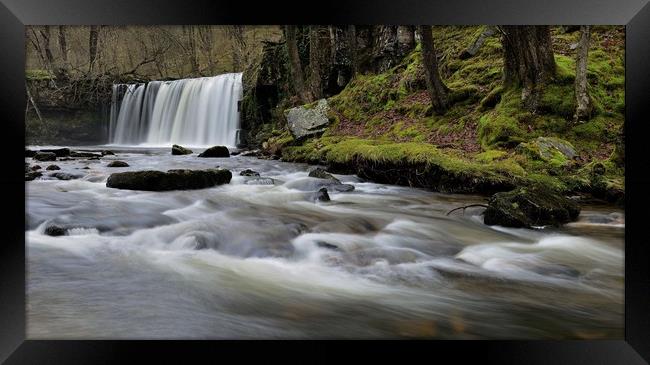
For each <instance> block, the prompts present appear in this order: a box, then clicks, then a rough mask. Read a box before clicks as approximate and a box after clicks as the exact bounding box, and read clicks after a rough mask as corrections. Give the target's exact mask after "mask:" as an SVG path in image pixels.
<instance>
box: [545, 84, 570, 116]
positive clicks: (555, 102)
mask: <svg viewBox="0 0 650 365" xmlns="http://www.w3.org/2000/svg"><path fill="white" fill-rule="evenodd" d="M538 110H539V111H540V112H541V113H545V114H555V115H559V116H562V117H564V118H565V119H567V120H570V119H571V118H572V117H573V113H574V112H575V94H574V90H573V85H572V84H568V85H558V84H549V85H546V86H545V87H544V92H543V95H542V98H541V100H540V103H539V108H538Z"/></svg>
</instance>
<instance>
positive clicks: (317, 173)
mask: <svg viewBox="0 0 650 365" xmlns="http://www.w3.org/2000/svg"><path fill="white" fill-rule="evenodd" d="M308 176H309V177H315V178H319V179H330V180H334V181H338V182H341V181H340V180H339V179H337V178H335V177H334V175H332V174H330V173H329V172H327V171H325V170H324V169H322V168H320V167H317V168H315V169H313V170H311V171H309V175H308Z"/></svg>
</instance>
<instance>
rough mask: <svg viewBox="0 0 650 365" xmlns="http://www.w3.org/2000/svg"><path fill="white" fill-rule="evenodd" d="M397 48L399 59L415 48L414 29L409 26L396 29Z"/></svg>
mask: <svg viewBox="0 0 650 365" xmlns="http://www.w3.org/2000/svg"><path fill="white" fill-rule="evenodd" d="M397 48H398V52H399V55H400V58H401V57H404V56H406V55H407V54H409V52H411V51H412V50H413V49H414V48H415V27H413V26H411V25H400V26H398V27H397Z"/></svg>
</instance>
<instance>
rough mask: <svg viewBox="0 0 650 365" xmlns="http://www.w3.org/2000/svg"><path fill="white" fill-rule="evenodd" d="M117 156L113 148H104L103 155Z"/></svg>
mask: <svg viewBox="0 0 650 365" xmlns="http://www.w3.org/2000/svg"><path fill="white" fill-rule="evenodd" d="M109 155H110V156H115V153H114V152H113V151H111V150H102V156H109Z"/></svg>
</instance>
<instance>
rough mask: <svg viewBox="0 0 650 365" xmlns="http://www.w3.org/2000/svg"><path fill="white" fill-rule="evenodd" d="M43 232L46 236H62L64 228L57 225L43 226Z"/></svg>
mask: <svg viewBox="0 0 650 365" xmlns="http://www.w3.org/2000/svg"><path fill="white" fill-rule="evenodd" d="M45 234H46V235H48V236H64V235H65V229H63V228H62V227H59V226H48V227H47V228H45Z"/></svg>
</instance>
